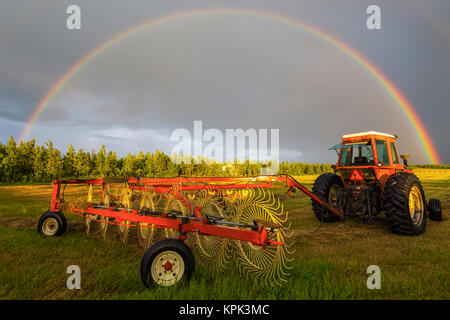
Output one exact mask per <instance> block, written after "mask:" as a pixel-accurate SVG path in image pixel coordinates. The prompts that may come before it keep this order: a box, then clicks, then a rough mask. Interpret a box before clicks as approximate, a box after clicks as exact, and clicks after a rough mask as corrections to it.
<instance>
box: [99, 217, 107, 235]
mask: <svg viewBox="0 0 450 320" xmlns="http://www.w3.org/2000/svg"><path fill="white" fill-rule="evenodd" d="M108 222H109V220H108V217H103V216H102V217H100V234H101V235H102V237H103V239H106V232H107V231H108V224H109V223H108Z"/></svg>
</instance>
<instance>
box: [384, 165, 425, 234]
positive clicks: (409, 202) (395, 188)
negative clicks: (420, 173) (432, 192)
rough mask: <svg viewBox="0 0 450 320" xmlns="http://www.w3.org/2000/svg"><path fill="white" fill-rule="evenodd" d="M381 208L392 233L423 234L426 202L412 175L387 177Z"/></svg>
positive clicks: (406, 173) (420, 187)
mask: <svg viewBox="0 0 450 320" xmlns="http://www.w3.org/2000/svg"><path fill="white" fill-rule="evenodd" d="M383 206H384V210H385V213H386V217H387V219H388V223H389V227H390V229H391V231H392V232H393V233H396V234H399V235H419V234H422V233H424V232H425V226H426V210H427V202H426V200H425V194H424V192H423V188H422V185H421V184H420V181H419V179H418V178H417V177H416V176H415V175H414V174H412V173H408V172H400V173H396V174H393V175H392V176H390V177H389V179H388V180H387V181H386V185H385V187H384V194H383Z"/></svg>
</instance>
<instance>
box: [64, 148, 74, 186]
mask: <svg viewBox="0 0 450 320" xmlns="http://www.w3.org/2000/svg"><path fill="white" fill-rule="evenodd" d="M63 171H64V177H66V178H75V177H76V173H75V149H74V148H73V146H72V145H71V144H70V145H69V147H68V148H67V152H66V154H65V155H64V158H63Z"/></svg>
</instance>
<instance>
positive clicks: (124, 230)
mask: <svg viewBox="0 0 450 320" xmlns="http://www.w3.org/2000/svg"><path fill="white" fill-rule="evenodd" d="M130 224H131V223H130V221H128V220H125V221H122V223H121V224H119V228H118V230H119V236H120V241H122V243H126V242H127V240H128V231H129V230H130Z"/></svg>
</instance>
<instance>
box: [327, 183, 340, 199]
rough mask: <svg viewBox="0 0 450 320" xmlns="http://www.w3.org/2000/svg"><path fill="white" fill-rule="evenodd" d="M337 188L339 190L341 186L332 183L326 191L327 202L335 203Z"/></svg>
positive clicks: (337, 193)
mask: <svg viewBox="0 0 450 320" xmlns="http://www.w3.org/2000/svg"><path fill="white" fill-rule="evenodd" d="M339 190H341V186H340V185H338V184H333V185H332V186H331V188H330V191H329V192H328V203H330V204H336V203H337V201H338V195H339Z"/></svg>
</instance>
